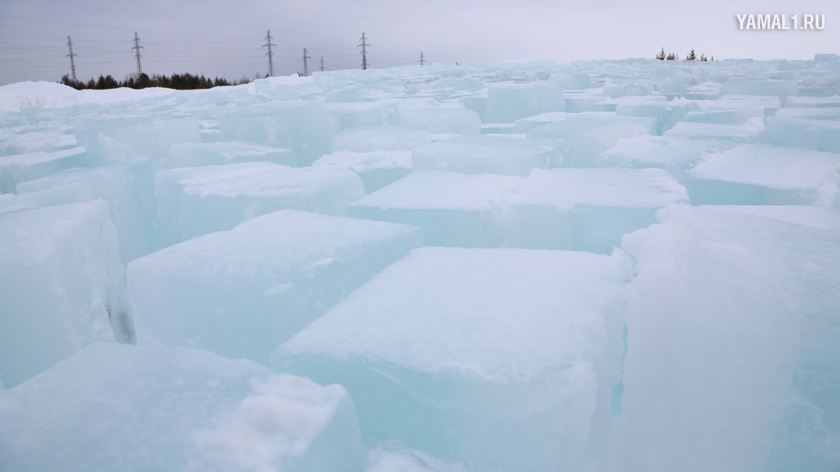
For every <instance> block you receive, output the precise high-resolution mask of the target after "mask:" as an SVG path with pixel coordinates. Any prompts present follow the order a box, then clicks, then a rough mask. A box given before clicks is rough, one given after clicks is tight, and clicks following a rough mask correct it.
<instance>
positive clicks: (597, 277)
mask: <svg viewBox="0 0 840 472" xmlns="http://www.w3.org/2000/svg"><path fill="white" fill-rule="evenodd" d="M631 274H632V270H631V269H630V267H629V266H628V265H627V263H626V262H625V259H624V258H623V257H622V256H621V254H619V253H616V254H615V255H614V256H612V257H610V256H604V255H595V254H591V253H585V252H566V251H533V250H525V249H460V248H423V249H418V250H415V251H413V252H412V253H411V254H409V256H407V257H406V258H405V259H403V260H401V261H399V262H397V263H396V264H394V265H392V266H390V267H388V268H387V269H385V270H384V271H383V272H382V273H380V274H379V275H377V276H376V277H375V278H374V279H373V280H371V281H370V282H368V283H367V284H366V285H365V286H363V287H362V288H360V289H359V290H358V291H356V292H355V293H354V294H353V295H352V296H351V297H350V298H348V299H347V300H346V301H345V302H343V303H341V304H340V305H338V306H337V307H335V308H334V309H332V310H331V311H330V312H328V313H327V314H326V315H324V316H323V317H322V318H320V319H319V320H317V321H315V322H314V323H312V324H311V325H310V326H308V327H307V328H306V329H305V330H304V331H302V332H300V333H299V334H298V335H297V336H295V337H294V338H292V339H291V340H290V341H288V342H287V343H286V344H284V345H283V347H282V348H281V349H280V350H278V351H277V353H275V354H274V355H273V356H272V362H273V365H274V366H275V367H277V368H279V369H281V370H288V371H290V372H295V373H298V374H300V375H307V376H311V377H312V378H313V379H315V380H316V381H318V382H329V383H331V382H338V383H341V384H342V385H344V386H345V388H347V390H348V391H349V392H350V394H351V396H353V398H354V402H355V404H356V408H357V412H358V414H359V424H360V427H361V429H362V431H363V433H365V434H366V435H368V436H369V437H370V438H371V440H377V439H379V438H387V437H395V438H397V439H399V440H401V441H403V442H405V443H406V444H407V445H409V446H411V447H416V448H419V449H422V450H424V451H429V452H432V453H438V454H447V455H453V454H455V455H458V456H459V457H462V458H464V459H471V460H481V461H486V462H492V463H496V464H499V465H503V466H507V467H514V468H521V469H533V470H578V469H579V468H580V467H582V466H583V464H584V462H585V458H586V456H587V452H588V448H589V447H590V445H591V444H592V443H591V441H595V442H600V441H603V434H605V428H606V426H607V422H608V420H609V406H608V405H609V398H610V396H611V394H612V390H613V387H614V386H615V384H616V382H617V380H618V377H617V376H618V375H619V368H620V356H621V352H620V348H619V346H620V343H621V340H620V336H621V326H622V324H623V322H622V321H621V320H622V303H621V300H620V293H621V286H622V285H623V283H624V281H625V280H626V278H627V277H628V276H630V275H631ZM611 346H615V347H616V349H612V348H611Z"/></svg>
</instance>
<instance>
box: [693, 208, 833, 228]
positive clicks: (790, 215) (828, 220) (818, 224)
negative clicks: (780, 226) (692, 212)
mask: <svg viewBox="0 0 840 472" xmlns="http://www.w3.org/2000/svg"><path fill="white" fill-rule="evenodd" d="M703 208H708V209H710V210H715V211H723V212H727V213H737V214H742V215H754V216H760V217H762V218H771V219H774V220H779V221H786V222H788V223H795V224H798V225H805V226H813V227H815V228H821V229H826V230H829V231H837V232H840V210H838V209H837V208H833V207H827V206H800V205H710V206H704V207H703Z"/></svg>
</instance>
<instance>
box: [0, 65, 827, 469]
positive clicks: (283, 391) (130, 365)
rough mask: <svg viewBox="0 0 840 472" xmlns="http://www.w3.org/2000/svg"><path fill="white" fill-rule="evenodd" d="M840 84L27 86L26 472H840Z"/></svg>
mask: <svg viewBox="0 0 840 472" xmlns="http://www.w3.org/2000/svg"><path fill="white" fill-rule="evenodd" d="M838 78H840V60H838V56H836V55H832V54H821V55H817V56H816V57H815V58H814V60H797V61H785V60H775V61H766V62H761V61H753V60H723V61H708V62H706V61H703V62H695V61H658V60H647V59H624V60H605V61H576V62H573V63H571V64H556V63H552V62H546V61H519V62H511V63H504V64H480V65H459V66H443V65H425V66H423V67H419V66H412V67H397V68H390V69H368V70H336V71H327V72H322V71H316V72H314V73H313V74H312V76H311V77H271V78H267V79H260V80H255V81H253V82H251V83H249V84H244V85H239V86H231V87H215V88H212V89H209V90H200V91H174V90H168V89H166V90H165V89H156V88H149V89H144V90H127V89H114V90H87V91H76V90H73V89H71V88H69V87H65V86H63V85H59V84H54V83H44V82H36V83H21V84H13V85H10V86H3V87H0V243H2V244H0V381H1V382H0V470H2V471H3V472H6V471H7V470H8V471H10V472H20V471H30V470H33V471H34V470H38V471H40V470H67V471H73V472H75V471H79V470H103V471H104V470H108V471H112V470H113V471H117V470H143V471H156V470H160V471H167V472H192V471H199V470H200V471H215V470H218V471H240V470H241V471H243V472H244V471H246V470H249V471H255V470H257V471H260V472H277V471H280V470H284V471H301V472H303V471H306V472H327V471H330V472H332V471H339V472H343V471H347V472H363V471H366V472H456V471H457V472H461V471H463V472H466V471H475V472H478V471H499V470H505V471H511V472H537V471H539V472H583V471H585V472H660V471H661V472H672V471H694V470H697V471H704V472H705V471H710V470H714V471H738V472H782V471H790V470H807V471H809V472H811V471H814V472H836V471H837V470H839V469H840V455H838V451H840V426H838V425H840V400H838V398H840V387H838V385H840V378H838V372H840V364H838V359H840V350H838V346H840V329H838V326H840V318H838V316H840V315H838V313H840V291H839V290H840V289H839V288H838V287H840V285H839V284H840V260H838V251H840V232H839V231H840V134H838V131H840V128H838V126H839V125H840V79H838ZM296 375H297V376H301V377H296ZM315 382H317V383H315ZM357 414H358V416H356V415H357Z"/></svg>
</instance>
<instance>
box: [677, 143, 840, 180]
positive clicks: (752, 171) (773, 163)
mask: <svg viewBox="0 0 840 472" xmlns="http://www.w3.org/2000/svg"><path fill="white" fill-rule="evenodd" d="M838 170H840V155H838V154H835V153H831V152H820V151H811V150H808V149H801V148H792V147H783V146H773V145H768V144H746V145H743V146H738V147H735V148H732V149H730V150H728V151H723V152H722V153H720V154H714V155H710V156H709V158H708V159H706V161H704V162H702V163H700V164H698V165H697V166H695V167H694V169H692V170H691V173H692V175H693V176H694V177H695V178H698V179H708V180H721V181H725V182H737V183H742V184H754V185H761V186H763V187H771V188H780V189H815V188H817V187H819V186H820V185H822V184H824V183H825V182H826V181H827V180H828V179H829V178H830V176H831V175H832V174H834V173H835V172H837V171H838Z"/></svg>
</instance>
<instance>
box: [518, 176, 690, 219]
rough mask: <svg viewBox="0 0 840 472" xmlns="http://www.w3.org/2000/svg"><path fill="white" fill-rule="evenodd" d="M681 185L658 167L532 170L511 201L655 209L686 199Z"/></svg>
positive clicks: (554, 204) (560, 205)
mask: <svg viewBox="0 0 840 472" xmlns="http://www.w3.org/2000/svg"><path fill="white" fill-rule="evenodd" d="M687 201H688V194H687V193H686V190H685V187H683V186H682V185H680V183H679V182H677V180H676V179H675V178H674V176H672V175H671V174H670V173H668V172H666V171H664V170H662V169H565V168H563V169H548V170H542V169H534V170H533V171H532V172H531V175H530V176H528V178H527V179H526V181H525V182H523V183H522V184H521V185H520V186H519V187H518V188H517V189H516V194H515V195H513V196H512V197H510V202H511V203H516V204H524V205H553V206H556V207H557V208H559V209H561V210H565V209H573V208H576V207H582V206H589V207H638V208H658V207H663V206H665V205H668V204H670V203H679V202H687Z"/></svg>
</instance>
